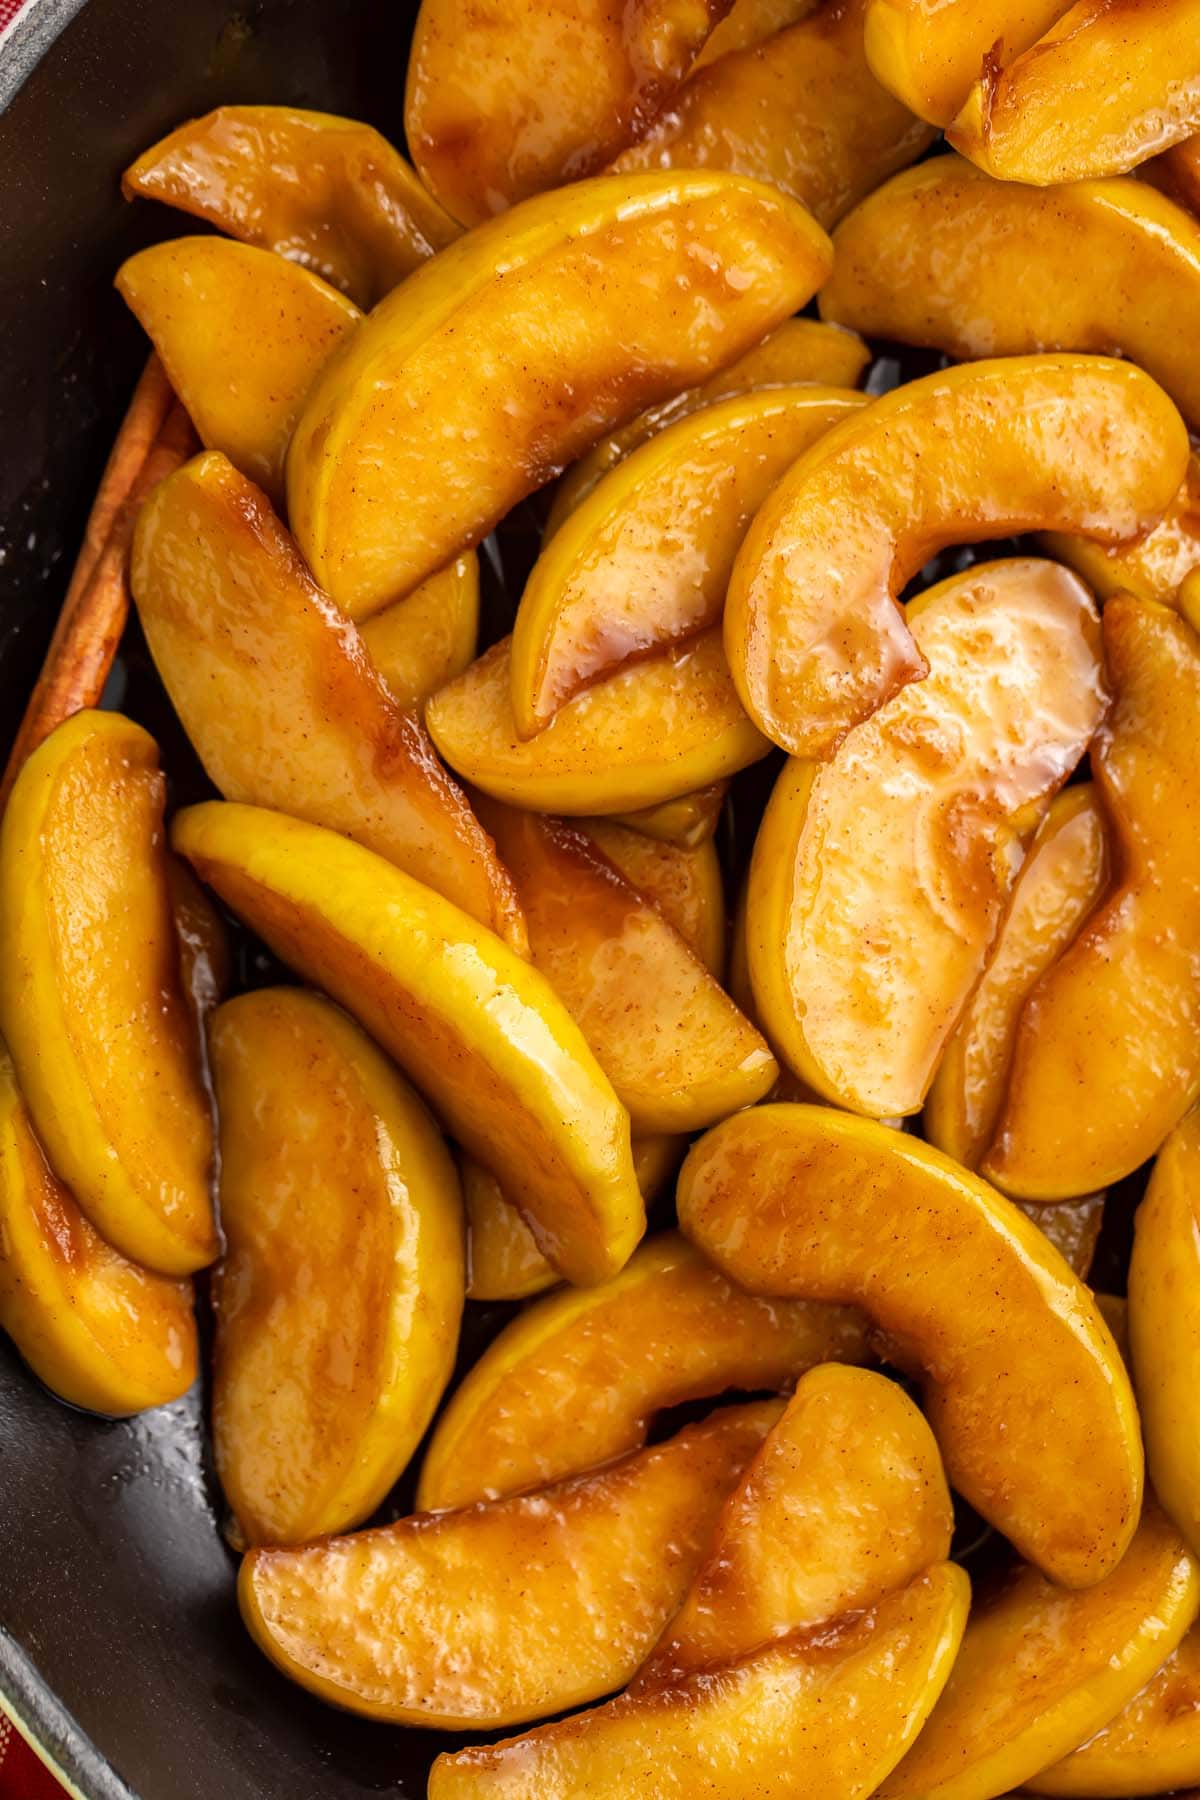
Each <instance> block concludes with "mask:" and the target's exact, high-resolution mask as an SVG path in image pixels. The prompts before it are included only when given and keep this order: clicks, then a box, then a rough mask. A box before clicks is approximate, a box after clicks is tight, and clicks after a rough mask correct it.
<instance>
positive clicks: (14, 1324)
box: [0, 1049, 198, 1418]
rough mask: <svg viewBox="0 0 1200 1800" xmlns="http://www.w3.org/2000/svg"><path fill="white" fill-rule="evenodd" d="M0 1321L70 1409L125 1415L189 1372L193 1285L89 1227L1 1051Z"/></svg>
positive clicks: (180, 1388)
mask: <svg viewBox="0 0 1200 1800" xmlns="http://www.w3.org/2000/svg"><path fill="white" fill-rule="evenodd" d="M0 1329H2V1330H4V1331H7V1333H8V1335H9V1336H10V1337H11V1339H12V1340H13V1343H14V1344H15V1345H16V1346H17V1349H18V1350H19V1351H20V1352H21V1355H22V1356H23V1357H24V1358H25V1361H26V1362H27V1363H28V1364H29V1366H30V1368H31V1369H32V1370H33V1372H34V1374H35V1375H36V1376H38V1378H39V1380H41V1381H44V1382H45V1384H46V1386H47V1387H48V1388H50V1389H51V1390H52V1392H54V1393H56V1394H58V1395H59V1397H60V1398H61V1399H63V1400H69V1401H70V1403H71V1405H72V1406H82V1407H85V1408H86V1409H87V1410H88V1411H89V1412H98V1413H107V1414H109V1415H110V1416H113V1417H117V1418H123V1417H126V1416H127V1415H128V1414H130V1413H137V1412H143V1411H144V1410H145V1409H146V1408H147V1407H149V1406H163V1405H165V1404H166V1402H167V1401H168V1400H178V1398H179V1396H180V1395H181V1394H185V1393H186V1392H187V1390H188V1388H190V1387H191V1385H192V1383H193V1381H194V1380H195V1379H196V1373H197V1361H198V1358H197V1346H196V1321H195V1318H194V1316H193V1313H192V1284H191V1282H190V1281H170V1280H168V1279H167V1277H166V1276H163V1275H154V1274H151V1272H150V1271H149V1270H148V1269H143V1268H142V1267H141V1266H140V1265H139V1264H138V1263H135V1262H129V1261H128V1260H127V1259H126V1258H125V1257H123V1256H122V1255H121V1254H120V1253H119V1252H118V1251H116V1250H114V1249H113V1248H112V1247H111V1245H109V1244H107V1243H105V1241H104V1239H103V1238H102V1237H101V1236H100V1233H99V1232H98V1231H95V1230H93V1228H92V1226H90V1225H89V1224H88V1222H87V1220H86V1219H85V1218H84V1216H83V1214H82V1213H81V1212H80V1210H79V1208H78V1206H76V1204H75V1202H74V1200H73V1199H72V1198H71V1195H70V1193H69V1192H68V1191H67V1189H66V1188H65V1187H64V1186H63V1185H62V1183H61V1182H60V1181H59V1180H58V1179H57V1177H56V1176H55V1175H54V1173H53V1171H52V1170H51V1168H50V1166H49V1164H48V1163H47V1161H46V1158H45V1156H44V1154H43V1152H42V1147H41V1145H40V1144H39V1143H38V1141H37V1138H36V1137H35V1135H34V1130H33V1125H32V1123H31V1122H30V1118H29V1114H28V1112H27V1110H26V1107H25V1103H24V1101H23V1100H22V1098H21V1095H20V1091H19V1090H18V1087H17V1079H16V1074H15V1071H14V1069H13V1066H12V1063H11V1061H10V1060H9V1058H8V1055H7V1054H6V1053H5V1052H4V1051H3V1050H2V1049H0Z"/></svg>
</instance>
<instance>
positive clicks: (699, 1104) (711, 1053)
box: [480, 800, 779, 1136]
mask: <svg viewBox="0 0 1200 1800" xmlns="http://www.w3.org/2000/svg"><path fill="white" fill-rule="evenodd" d="M480 816H481V818H482V819H483V822H484V824H485V825H486V826H487V828H488V830H489V831H490V832H491V833H492V836H493V837H494V839H495V841H496V845H497V848H498V849H499V852H500V855H501V856H502V857H503V859H504V863H505V866H506V867H507V868H508V869H509V870H510V871H511V873H512V876H513V879H514V880H515V882H516V885H517V896H518V898H519V900H520V902H521V906H522V909H523V911H524V914H525V920H526V924H527V926H528V929H529V946H530V954H531V955H532V958H533V963H534V967H535V968H537V969H540V970H541V972H542V974H543V975H544V976H545V977H546V979H547V981H548V982H549V983H550V985H551V986H552V987H553V989H554V991H555V993H556V994H557V995H558V996H559V998H560V999H561V1000H562V1002H563V1004H564V1006H565V1007H566V1008H567V1011H568V1012H569V1013H570V1015H571V1017H572V1018H573V1019H574V1020H575V1023H576V1024H577V1025H578V1026H579V1029H580V1031H582V1033H583V1035H584V1037H585V1038H586V1039H587V1041H588V1043H589V1044H590V1046H591V1048H592V1051H593V1053H594V1055H595V1057H596V1061H597V1062H598V1063H599V1064H600V1067H601V1068H602V1069H603V1070H604V1072H605V1074H606V1075H607V1076H608V1078H609V1080H610V1081H611V1082H612V1084H613V1089H614V1091H615V1093H616V1095H617V1097H618V1099H619V1100H621V1101H622V1102H623V1104H624V1105H625V1106H626V1108H627V1109H628V1111H629V1119H630V1125H631V1128H632V1129H633V1131H634V1132H636V1133H639V1134H640V1135H642V1136H646V1135H647V1134H648V1133H651V1132H658V1131H670V1132H674V1131H699V1130H701V1129H703V1127H704V1126H706V1125H711V1124H714V1123H715V1122H716V1121H717V1120H718V1119H723V1118H726V1117H727V1116H728V1114H729V1113H731V1112H736V1111H737V1110H738V1109H739V1108H740V1107H743V1106H753V1104H754V1102H755V1101H756V1100H761V1099H762V1097H763V1095H764V1094H765V1093H766V1092H767V1091H768V1089H769V1088H770V1087H771V1086H772V1084H773V1083H774V1081H775V1077H776V1076H777V1074H778V1073H779V1069H778V1065H777V1064H776V1061H775V1058H774V1057H773V1056H772V1055H771V1052H770V1051H769V1050H768V1048H767V1046H766V1044H765V1042H764V1041H763V1039H762V1037H761V1036H760V1035H759V1033H758V1032H757V1031H756V1030H755V1028H754V1026H753V1025H751V1023H750V1021H749V1020H748V1019H746V1018H745V1017H744V1016H743V1015H742V1014H741V1013H740V1012H739V1011H738V1009H737V1007H736V1006H735V1005H734V1004H733V1001H732V1000H731V999H730V998H729V996H728V994H726V993H725V991H724V989H723V988H722V987H721V985H720V983H719V982H717V981H715V980H714V979H713V977H712V976H711V975H710V974H709V972H708V970H707V969H706V968H705V967H704V965H703V963H702V962H701V961H700V960H699V958H698V957H696V956H694V955H693V954H692V952H691V950H690V949H689V948H688V946H687V945H686V944H685V943H684V941H683V939H682V938H681V937H680V935H679V933H678V932H677V931H676V930H675V928H674V926H673V925H669V924H668V923H667V921H666V919H664V918H663V916H662V914H661V913H660V912H659V910H658V908H657V907H656V906H654V905H653V904H652V903H651V902H650V901H649V900H645V899H643V898H642V896H641V895H640V894H639V893H638V892H637V890H636V889H635V888H633V887H631V886H630V885H629V883H628V882H627V881H626V880H625V879H624V877H623V876H622V875H621V874H620V873H619V872H618V871H617V870H616V869H615V868H614V867H613V865H612V864H611V863H610V862H609V861H608V859H607V857H605V856H604V855H603V854H602V852H601V851H599V850H598V849H597V848H596V846H595V845H594V844H593V843H592V841H591V839H590V838H588V837H587V836H586V835H585V833H584V832H583V831H582V830H580V829H579V828H578V827H575V826H572V825H570V824H569V823H568V822H567V821H566V820H564V819H548V818H544V817H541V816H539V815H538V814H537V813H527V812H517V811H515V810H514V809H512V808H510V807H506V806H499V805H497V804H496V802H495V801H491V800H488V801H483V802H480Z"/></svg>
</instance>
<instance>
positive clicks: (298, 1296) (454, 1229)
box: [211, 988, 464, 1544]
mask: <svg viewBox="0 0 1200 1800" xmlns="http://www.w3.org/2000/svg"><path fill="white" fill-rule="evenodd" d="M211 1043H212V1060H213V1074H214V1078H215V1085H216V1091H217V1103H218V1108H219V1114H220V1120H221V1224H222V1226H223V1228H224V1231H225V1240H226V1248H225V1254H224V1256H223V1257H222V1259H221V1262H220V1263H219V1265H218V1267H217V1271H216V1274H215V1276H214V1280H213V1307H214V1310H215V1313H216V1323H217V1330H216V1347H215V1359H214V1377H213V1449H214V1452H215V1456H216V1463H217V1473H218V1474H219V1476H220V1478H221V1485H222V1486H223V1488H224V1489H225V1494H226V1497H227V1499H228V1500H229V1503H230V1505H231V1506H232V1508H233V1511H234V1514H235V1516H236V1518H237V1522H238V1525H239V1526H240V1528H241V1535H242V1537H243V1539H244V1540H245V1541H246V1542H248V1543H251V1544H295V1543H304V1542H305V1541H306V1540H307V1539H309V1538H315V1537H321V1536H324V1535H325V1533H327V1532H333V1531H344V1530H345V1529H346V1528H347V1527H348V1526H351V1525H355V1524H357V1523H358V1521H359V1520H360V1519H365V1518H366V1517H367V1515H368V1513H371V1512H374V1510H375V1508H376V1507H377V1506H378V1505H379V1503H380V1501H381V1500H382V1499H383V1498H384V1496H385V1494H386V1493H387V1492H388V1490H389V1488H390V1487H391V1486H392V1484H393V1483H394V1482H395V1481H396V1480H397V1479H398V1478H399V1476H400V1474H401V1472H402V1471H403V1469H404V1466H405V1464H406V1463H407V1462H408V1459H409V1457H410V1456H411V1455H412V1453H413V1451H414V1450H415V1449H416V1447H417V1444H418V1442H419V1441H420V1439H421V1438H422V1436H423V1435H424V1432H425V1427H426V1426H427V1425H428V1423H429V1421H430V1419H431V1417H432V1416H433V1411H434V1408H435V1407H436V1405H437V1403H438V1400H439V1398H440V1397H441V1393H442V1389H443V1388H444V1387H445V1385H446V1383H447V1381H449V1379H450V1375H451V1372H452V1370H453V1368H454V1357H455V1352H456V1350H457V1348H458V1326H459V1320H460V1318H461V1316H462V1307H463V1282H464V1273H463V1222H462V1196H461V1193H460V1190H459V1184H458V1176H457V1173H456V1171H455V1168H454V1164H453V1161H452V1160H451V1157H450V1152H449V1151H448V1150H447V1149H446V1146H445V1144H444V1143H443V1141H442V1137H441V1134H440V1132H439V1131H438V1129H437V1126H436V1125H435V1124H434V1122H433V1120H432V1118H431V1117H430V1116H429V1114H428V1112H426V1110H425V1108H424V1106H422V1104H421V1102H420V1101H419V1100H418V1099H417V1096H416V1095H415V1094H414V1093H413V1091H412V1089H411V1088H410V1087H409V1086H408V1085H407V1083H406V1082H405V1081H404V1080H403V1078H402V1077H401V1076H400V1075H399V1074H398V1073H397V1071H396V1070H395V1069H393V1067H392V1066H391V1064H390V1063H389V1062H388V1061H387V1059H386V1058H385V1057H383V1056H381V1055H380V1053H379V1051H378V1050H376V1048H375V1046H374V1045H373V1044H372V1043H371V1041H370V1039H369V1038H367V1037H366V1036H364V1034H363V1033H362V1032H361V1031H360V1030H359V1029H358V1027H357V1026H356V1025H354V1024H353V1023H352V1022H351V1021H350V1020H349V1019H347V1018H346V1016H345V1015H344V1014H343V1013H340V1012H338V1010H337V1009H336V1008H335V1007H333V1006H330V1004H329V1002H328V1001H327V1000H323V999H321V998H320V996H319V995H316V994H306V993H304V992H302V991H301V990H300V989H298V988H273V989H272V988H264V989H260V990H259V991H258V992H256V993H251V994H243V995H242V996H241V997H240V998H239V999H237V1000H231V1001H229V1002H228V1004H227V1005H225V1006H223V1007H221V1009H220V1011H219V1012H218V1013H217V1014H216V1016H215V1018H214V1019H213V1022H212V1029H211ZM301 1070H302V1071H303V1080H302V1081H300V1082H299V1083H298V1081H297V1072H298V1071H301ZM266 1119H269V1120H270V1129H269V1130H266V1131H265V1130H264V1129H263V1121H264V1120H266Z"/></svg>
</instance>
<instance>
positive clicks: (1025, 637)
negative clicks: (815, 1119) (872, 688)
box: [746, 558, 1107, 1191]
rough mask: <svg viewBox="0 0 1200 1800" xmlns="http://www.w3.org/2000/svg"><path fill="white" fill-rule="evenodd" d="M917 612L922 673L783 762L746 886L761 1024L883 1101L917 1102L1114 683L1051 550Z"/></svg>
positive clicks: (1081, 602) (831, 1081) (814, 1080)
mask: <svg viewBox="0 0 1200 1800" xmlns="http://www.w3.org/2000/svg"><path fill="white" fill-rule="evenodd" d="M908 624H909V628H910V629H911V632H912V636H913V642H914V644H915V645H916V648H917V653H918V654H919V655H920V656H921V658H922V660H923V661H925V662H926V663H927V664H928V665H929V668H930V674H929V675H928V676H927V677H926V679H925V680H924V681H918V682H913V683H912V684H910V685H909V686H908V687H905V688H902V689H901V691H900V693H898V694H897V695H896V696H895V697H894V698H893V699H891V700H889V701H888V702H887V704H886V705H885V706H882V707H881V708H880V709H879V711H878V712H877V713H876V714H875V716H874V718H872V719H868V720H867V722H866V723H865V724H864V725H860V726H858V727H857V729H855V730H854V731H852V732H850V733H849V735H848V736H847V737H846V738H845V740H844V741H843V743H842V744H841V746H840V747H839V748H838V750H837V751H836V752H835V753H834V754H833V755H832V756H831V757H830V759H829V761H828V762H824V763H812V762H799V761H792V762H789V763H788V764H787V765H786V766H785V768H784V770H783V772H782V774H781V775H780V777H779V779H778V781H777V782H776V784H775V789H774V792H773V793H772V795H771V799H770V802H769V804H768V806H767V810H766V813H765V815H764V817H763V822H762V825H761V827H760V829H759V833H758V837H757V839H756V841H755V846H754V856H753V860H752V862H751V865H750V884H749V888H748V891H747V912H746V918H747V945H748V950H749V961H750V978H751V982H752V984H753V988H754V997H755V1000H756V1002H757V1010H758V1015H759V1017H760V1018H761V1020H762V1022H763V1026H764V1028H765V1030H766V1032H767V1035H768V1037H769V1038H770V1040H771V1042H772V1043H773V1044H774V1045H775V1047H776V1048H777V1050H778V1051H779V1054H780V1056H781V1057H782V1058H783V1060H784V1061H785V1062H786V1063H787V1064H788V1066H789V1067H790V1068H791V1069H792V1070H793V1071H794V1072H795V1073H796V1074H797V1075H799V1076H800V1077H801V1079H802V1080H804V1081H805V1082H807V1083H808V1084H809V1086H810V1087H811V1088H812V1089H813V1090H814V1091H815V1092H817V1093H819V1094H821V1095H822V1096H823V1097H824V1098H826V1099H828V1100H831V1101H833V1102H834V1104H835V1105H838V1106H844V1107H847V1108H849V1109H850V1110H851V1111H852V1112H861V1113H865V1114H866V1115H867V1116H868V1117H873V1118H887V1117H895V1116H903V1115H905V1114H907V1113H913V1112H916V1111H917V1110H918V1109H919V1107H920V1106H921V1103H922V1101H923V1100H924V1098H925V1094H926V1092H927V1091H928V1088H929V1084H930V1082H931V1080H932V1079H933V1075H934V1072H935V1070H936V1069H937V1066H938V1061H939V1058H940V1057H941V1055H942V1051H943V1050H944V1048H945V1046H946V1043H947V1041H948V1039H949V1037H950V1034H951V1032H952V1031H953V1030H954V1027H955V1024H956V1022H957V1020H958V1018H959V1016H960V1014H961V1013H962V1010H963V1008H964V1006H965V1005H966V1004H967V1002H968V999H969V998H970V996H971V991H972V989H973V988H974V986H975V983H976V982H977V980H978V979H979V976H980V972H981V970H982V969H983V965H984V961H985V958H986V956H987V952H988V949H989V947H990V945H991V943H992V940H993V938H994V937H995V934H996V930H997V926H998V923H999V920H1000V915H1001V911H1002V908H1003V905H1004V901H1005V898H1006V896H1007V894H1008V891H1009V889H1010V887H1011V885H1012V881H1013V878H1014V876H1015V874H1016V870H1017V866H1018V863H1019V860H1020V855H1021V844H1020V835H1021V832H1022V830H1023V829H1027V828H1028V825H1029V823H1030V822H1031V818H1032V819H1036V817H1037V813H1038V810H1039V809H1040V808H1041V807H1043V806H1044V805H1045V803H1046V802H1047V800H1048V799H1049V797H1050V795H1051V794H1052V793H1053V792H1054V790H1055V789H1056V788H1058V787H1060V786H1061V785H1062V783H1063V782H1064V781H1065V780H1066V778H1067V776H1068V775H1069V773H1070V772H1071V770H1072V768H1073V767H1074V766H1075V764H1076V763H1077V762H1078V761H1079V759H1080V757H1081V756H1082V755H1083V754H1084V752H1085V751H1086V749H1087V746H1088V743H1089V741H1090V739H1091V737H1092V734H1093V732H1094V731H1095V729H1096V727H1097V725H1098V724H1099V722H1100V719H1101V717H1102V716H1103V712H1104V706H1105V701H1106V699H1107V694H1106V691H1105V687H1104V675H1103V666H1102V662H1101V657H1100V627H1099V620H1098V619H1097V616H1096V611H1095V607H1094V605H1093V603H1092V598H1091V595H1090V594H1089V593H1088V591H1087V589H1086V588H1085V587H1084V586H1083V583H1082V582H1081V581H1079V580H1078V579H1077V578H1076V577H1075V576H1074V575H1071V574H1070V573H1068V571H1067V570H1066V569H1062V568H1060V567H1059V566H1058V564H1057V563H1051V562H1038V561H1034V560H1032V559H1030V560H1026V559H1016V558H1014V559H1012V560H1011V561H1007V562H998V563H987V564H983V565H981V566H978V567H976V568H974V569H971V570H969V571H968V572H967V573H966V574H965V575H955V576H951V578H950V579H949V580H948V581H944V582H941V583H939V585H938V586H937V587H934V588H930V589H929V590H928V591H927V592H926V593H925V594H923V595H922V596H921V598H920V600H919V601H914V602H913V604H912V605H911V606H910V607H909V609H908ZM1001 671H1002V672H1003V673H1002V675H1001V673H1000V672H1001ZM985 1141H986V1140H985ZM1079 1191H1082V1190H1079Z"/></svg>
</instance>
